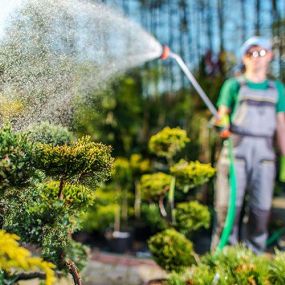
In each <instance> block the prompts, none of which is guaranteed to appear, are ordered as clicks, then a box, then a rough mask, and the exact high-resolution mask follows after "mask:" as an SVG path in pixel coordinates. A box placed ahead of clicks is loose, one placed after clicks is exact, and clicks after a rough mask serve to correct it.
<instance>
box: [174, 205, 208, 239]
mask: <svg viewBox="0 0 285 285" xmlns="http://www.w3.org/2000/svg"><path fill="white" fill-rule="evenodd" d="M210 219H211V216H210V212H209V210H208V207H206V206H204V205H202V204H200V203H199V202H197V201H191V202H184V203H178V204H177V205H176V208H175V227H176V228H177V229H178V230H179V231H180V232H182V233H184V234H188V233H189V232H193V231H196V230H198V229H200V228H201V227H204V228H208V227H209V225H210Z"/></svg>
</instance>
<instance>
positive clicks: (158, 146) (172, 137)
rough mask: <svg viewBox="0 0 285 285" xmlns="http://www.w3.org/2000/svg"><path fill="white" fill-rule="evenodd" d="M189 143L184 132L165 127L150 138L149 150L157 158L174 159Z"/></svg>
mask: <svg viewBox="0 0 285 285" xmlns="http://www.w3.org/2000/svg"><path fill="white" fill-rule="evenodd" d="M189 141H190V139H189V138H188V137H187V134H186V132H185V131H184V130H182V129H180V128H172V129H171V128H169V127H165V128H164V129H163V130H161V131H160V132H158V133H157V134H156V135H154V136H152V137H151V138H150V141H149V150H150V151H151V152H152V153H155V154H156V155H157V156H161V157H165V158H167V159H172V158H173V157H174V156H175V155H176V154H177V153H178V152H179V151H181V150H182V149H183V148H184V147H185V146H186V143H188V142H189Z"/></svg>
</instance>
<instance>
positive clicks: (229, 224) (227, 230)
mask: <svg viewBox="0 0 285 285" xmlns="http://www.w3.org/2000/svg"><path fill="white" fill-rule="evenodd" d="M225 143H226V144H227V147H228V156H229V162H230V165H229V183H230V195H229V206H228V212H227V217H226V221H225V225H224V229H223V232H222V235H221V238H220V241H219V244H218V247H217V250H222V249H223V248H224V246H225V245H226V244H227V242H228V239H229V236H230V234H231V231H232V228H233V224H234V220H235V212H236V205H235V203H236V195H237V179H236V173H235V166H234V152H233V141H232V139H231V138H228V139H227V141H226V142H225Z"/></svg>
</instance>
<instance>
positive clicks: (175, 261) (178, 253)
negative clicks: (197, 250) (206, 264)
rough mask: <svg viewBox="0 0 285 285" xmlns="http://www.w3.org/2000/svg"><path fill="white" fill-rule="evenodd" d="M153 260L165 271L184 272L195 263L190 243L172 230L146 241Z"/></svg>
mask: <svg viewBox="0 0 285 285" xmlns="http://www.w3.org/2000/svg"><path fill="white" fill-rule="evenodd" d="M148 247H149V249H150V251H151V253H152V255H153V257H154V260H155V261H156V262H157V263H158V264H159V265H160V266H161V267H162V268H163V269H165V270H166V271H176V272H181V271H184V270H185V269H186V268H187V267H189V266H191V265H192V264H194V263H195V260H194V257H193V253H194V252H193V247H192V243H191V242H190V241H189V240H188V239H187V238H186V237H185V236H184V235H183V234H180V233H179V232H177V231H176V230H174V229H167V230H165V231H163V232H160V233H158V234H156V235H154V236H153V237H151V238H150V239H149V241H148Z"/></svg>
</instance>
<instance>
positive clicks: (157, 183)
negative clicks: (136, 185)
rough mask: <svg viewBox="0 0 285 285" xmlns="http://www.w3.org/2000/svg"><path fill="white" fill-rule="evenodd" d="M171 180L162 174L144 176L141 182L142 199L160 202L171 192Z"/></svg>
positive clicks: (168, 176)
mask: <svg viewBox="0 0 285 285" xmlns="http://www.w3.org/2000/svg"><path fill="white" fill-rule="evenodd" d="M171 179H172V177H171V176H170V175H168V174H165V173H162V172H158V173H154V174H145V175H143V176H142V177H141V180H140V190H141V195H142V199H143V200H147V201H158V200H159V199H160V198H161V197H163V196H164V195H165V194H166V193H167V192H168V191H169V188H170V181H171Z"/></svg>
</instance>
